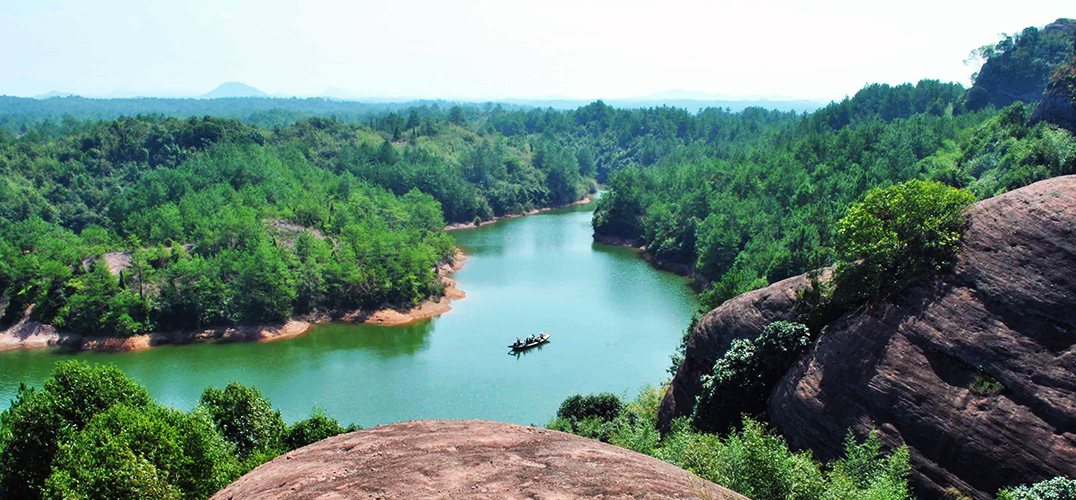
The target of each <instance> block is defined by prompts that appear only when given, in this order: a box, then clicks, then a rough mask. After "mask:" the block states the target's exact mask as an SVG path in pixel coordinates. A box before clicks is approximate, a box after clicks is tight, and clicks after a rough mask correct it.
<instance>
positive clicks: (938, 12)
mask: <svg viewBox="0 0 1076 500" xmlns="http://www.w3.org/2000/svg"><path fill="white" fill-rule="evenodd" d="M295 7H296V5H295V4H286V3H283V2H253V1H249V0H235V1H218V2H214V1H209V0H197V1H193V2H187V3H185V4H180V3H174V4H162V5H157V4H152V5H149V4H143V3H142V2H135V1H134V0H114V1H103V0H102V1H89V2H81V3H78V4H74V3H72V2H67V1H64V0H42V1H38V2H34V3H32V4H31V3H20V4H13V5H10V6H8V7H7V8H5V10H4V11H3V12H0V23H2V24H3V25H4V26H6V27H8V29H5V30H3V31H2V32H0V43H3V44H4V45H5V46H6V47H8V48H9V50H8V51H6V52H4V53H3V55H0V64H2V65H3V67H4V68H5V72H4V75H3V76H0V94H4V95H17V96H25V97H30V96H38V95H42V94H46V93H48V92H52V91H57V92H62V93H72V94H78V95H86V96H116V97H120V96H131V95H135V94H141V95H150V96H162V97H179V96H198V95H202V94H204V93H207V92H209V91H211V90H212V89H214V88H216V87H217V86H218V85H220V84H222V83H224V82H242V83H244V84H247V85H250V86H252V87H255V88H257V89H259V90H261V91H264V92H266V93H268V94H270V95H274V96H290V95H295V96H317V95H324V94H325V93H326V92H327V91H329V90H330V89H331V90H332V91H333V92H335V93H339V94H344V95H348V96H349V97H354V98H359V99H362V98H365V99H384V98H391V97H395V98H401V99H446V100H513V99H530V100H547V99H566V100H592V99H608V100H615V99H627V98H640V97H647V96H654V95H661V94H668V93H670V92H679V93H681V94H687V95H699V96H704V97H701V98H705V99H713V100H717V99H729V98H730V97H731V98H756V99H757V98H769V99H788V100H792V99H800V100H814V101H823V102H825V101H829V100H832V99H840V98H842V97H844V96H845V95H852V94H854V93H855V92H856V91H857V90H859V89H860V88H862V87H863V86H864V85H866V84H870V83H889V84H900V83H904V82H916V81H918V80H920V79H924V78H930V79H939V80H942V81H956V82H960V83H963V84H965V85H967V84H968V80H969V75H970V74H971V73H972V72H974V71H975V68H972V67H967V66H965V65H964V64H963V60H964V59H966V58H967V56H968V53H969V52H970V51H971V50H972V49H973V48H975V47H978V46H980V45H984V44H987V43H992V42H994V41H996V40H997V39H998V35H999V33H1002V32H1007V33H1014V32H1018V31H1019V30H1021V29H1023V28H1024V27H1026V26H1042V25H1045V24H1047V23H1050V22H1052V21H1054V20H1055V19H1057V18H1058V17H1065V16H1066V14H1070V15H1071V14H1072V13H1067V12H1065V11H1064V8H1065V7H1070V8H1071V6H1070V5H1069V4H1068V3H1062V2H1060V1H1038V2H1028V3H1025V4H1024V5H1021V6H1020V7H1019V8H1017V9H1014V8H1011V7H1008V6H1007V5H1006V4H1002V3H1000V2H986V3H983V2H980V3H977V4H976V6H975V7H976V8H975V9H969V8H967V7H962V6H959V5H951V4H949V3H944V2H931V3H927V2H924V1H916V2H911V3H906V4H903V5H901V6H900V7H899V8H894V9H892V10H886V11H878V10H876V11H871V10H867V9H864V8H863V5H862V4H861V3H853V2H849V1H833V2H825V3H823V2H817V3H815V4H813V5H804V4H803V3H799V2H777V1H771V2H756V3H753V4H752V5H742V4H739V3H722V2H716V3H715V2H690V1H675V2H667V3H665V4H662V5H661V7H660V8H659V7H657V6H656V5H655V4H651V3H642V2H616V3H612V2H590V3H585V4H584V3H582V2H574V3H569V2H564V1H562V0H559V1H555V2H547V3H545V4H543V6H542V8H541V9H531V8H528V7H525V6H518V5H513V4H509V3H506V2H485V1H474V2H455V3H450V2H433V3H431V2H391V3H390V2H383V3H374V2H363V1H360V2H354V3H347V2H337V1H333V0H315V1H312V2H307V3H306V4H304V5H303V6H302V8H301V9H296V8H295ZM705 94H710V95H709V96H705ZM680 98H683V97H680Z"/></svg>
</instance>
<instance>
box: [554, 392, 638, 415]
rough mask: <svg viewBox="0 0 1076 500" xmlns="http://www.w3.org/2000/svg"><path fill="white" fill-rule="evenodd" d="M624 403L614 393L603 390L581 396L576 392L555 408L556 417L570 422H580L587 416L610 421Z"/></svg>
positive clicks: (618, 413) (618, 412)
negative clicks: (598, 392)
mask: <svg viewBox="0 0 1076 500" xmlns="http://www.w3.org/2000/svg"><path fill="white" fill-rule="evenodd" d="M623 407H624V404H623V403H622V402H621V401H620V398H619V397H617V395H616V394H612V393H609V392H603V393H600V394H590V395H587V396H581V395H578V394H576V395H575V396H571V397H569V398H568V399H565V400H564V402H563V403H561V404H560V409H558V410H557V417H559V418H565V419H568V420H569V421H571V422H580V421H583V420H584V419H586V418H587V417H598V418H599V419H601V420H603V421H611V420H613V419H615V418H616V417H617V415H620V410H621V409H622V408H623Z"/></svg>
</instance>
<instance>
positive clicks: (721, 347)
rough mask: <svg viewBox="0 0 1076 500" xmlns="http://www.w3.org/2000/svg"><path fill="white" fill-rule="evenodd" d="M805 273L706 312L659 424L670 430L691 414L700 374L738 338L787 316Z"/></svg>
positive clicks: (690, 341)
mask: <svg viewBox="0 0 1076 500" xmlns="http://www.w3.org/2000/svg"><path fill="white" fill-rule="evenodd" d="M808 283H809V282H808V280H807V277H806V276H803V275H801V276H794V277H792V278H788V279H786V280H783V281H779V282H777V283H774V284H772V285H770V286H768V287H766V288H762V289H759V290H754V291H751V292H747V293H745V294H743V295H740V296H739V297H736V298H734V299H730V300H728V301H726V302H725V303H723V304H721V305H720V306H719V307H718V308H717V309H714V310H712V311H710V312H708V313H706V314H705V315H704V316H703V317H702V318H701V319H700V320H699V323H698V324H697V325H695V329H694V330H692V332H691V337H689V338H688V342H687V350H686V352H685V353H684V361H683V362H682V363H680V368H678V369H677V370H676V376H674V377H673V380H672V386H671V387H670V389H669V391H668V392H667V393H666V394H665V399H664V400H662V403H661V408H660V409H659V410H658V426H659V427H660V428H661V429H662V431H663V432H664V431H667V430H669V426H670V424H671V422H672V420H673V419H674V418H677V417H682V416H685V415H690V414H691V411H692V410H693V409H694V408H695V397H696V396H698V395H699V394H700V392H701V390H702V387H701V386H700V385H699V378H700V377H702V376H703V375H705V374H708V373H710V372H711V371H713V369H714V363H716V362H717V360H718V359H719V358H721V356H723V355H724V354H725V351H727V350H728V349H729V346H731V345H732V341H733V340H736V339H752V338H755V337H757V336H758V335H759V334H760V333H762V329H763V328H766V325H769V324H770V323H773V322H774V321H781V320H785V319H788V317H789V315H790V314H791V313H792V306H793V305H794V304H795V301H796V291H797V290H799V289H801V288H804V287H806V286H807V285H808Z"/></svg>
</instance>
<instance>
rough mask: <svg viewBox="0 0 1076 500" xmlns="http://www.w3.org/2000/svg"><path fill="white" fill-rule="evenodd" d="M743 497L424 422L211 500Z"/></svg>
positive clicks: (282, 462)
mask: <svg viewBox="0 0 1076 500" xmlns="http://www.w3.org/2000/svg"><path fill="white" fill-rule="evenodd" d="M240 498H242V499H262V498H264V499H269V498H293V499H305V498H311V499H312V498H318V499H325V498H333V499H344V498H381V499H390V498H408V499H421V498H478V499H481V498H498V499H501V498H508V499H515V498H518V499H523V498H549V499H561V498H607V499H615V498H624V499H628V498H650V499H663V498H708V499H725V500H746V499H745V498H744V497H743V496H740V495H738V494H736V493H733V492H731V491H729V490H727V489H725V488H722V487H721V486H718V485H716V484H713V483H711V482H709V481H706V480H703V479H701V478H699V477H697V476H695V475H693V474H691V473H689V472H687V471H684V470H683V469H680V468H678V467H676V466H673V465H670V464H668V463H665V462H662V461H660V460H658V459H656V458H652V457H648V456H646V455H642V454H639V453H635V452H633V451H629V450H626V449H623V448H618V447H616V446H612V445H608V444H604V443H601V442H599V441H594V440H592V439H586V438H582V437H579V436H574V435H571V434H565V433H563V432H557V431H551V430H546V429H538V428H534V427H524V426H521V425H515V424H504V423H497V422H486V421H481V420H470V421H452V420H420V421H413V422H401V423H398V424H392V425H387V426H384V427H376V428H373V429H366V430H362V431H357V432H352V433H349V434H343V435H340V436H336V437H333V438H329V439H326V440H324V441H321V442H318V443H314V444H312V445H310V446H307V447H305V448H300V449H298V450H295V451H292V452H290V453H287V454H285V455H282V456H280V457H277V458H276V459H274V460H273V461H271V462H269V463H266V464H263V465H262V466H261V467H258V468H257V469H254V470H253V471H252V472H250V473H249V474H247V475H245V476H243V477H241V478H239V480H237V481H236V482H235V483H233V484H232V485H230V486H228V487H227V488H225V489H224V490H221V491H220V492H218V493H217V494H216V495H214V496H213V499H214V500H226V499H227V500H230V499H236V500H238V499H240Z"/></svg>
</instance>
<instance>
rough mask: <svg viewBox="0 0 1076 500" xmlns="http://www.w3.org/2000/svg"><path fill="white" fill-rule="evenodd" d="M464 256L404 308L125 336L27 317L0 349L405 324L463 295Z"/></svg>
mask: <svg viewBox="0 0 1076 500" xmlns="http://www.w3.org/2000/svg"><path fill="white" fill-rule="evenodd" d="M466 260H467V256H466V255H465V254H464V253H463V251H462V250H460V249H458V248H457V249H456V254H455V256H454V257H453V262H452V264H447V263H446V264H441V265H440V266H438V268H437V272H438V275H439V276H440V279H441V282H442V283H443V284H444V285H445V293H444V295H443V296H441V297H440V298H439V299H437V300H432V299H431V300H427V301H425V302H423V303H421V304H419V305H417V306H415V307H413V308H411V309H410V310H407V311H400V310H396V309H391V308H387V309H381V310H377V311H365V310H362V309H356V310H352V311H343V312H314V313H309V314H304V315H300V316H296V317H293V318H291V319H289V320H287V321H285V322H282V323H273V324H268V325H253V326H230V327H214V328H205V329H201V330H177V331H171V332H153V333H146V334H142V335H132V336H130V337H87V336H83V335H78V334H75V333H68V332H63V331H60V330H58V329H56V327H54V326H52V325H46V324H43V323H41V322H38V321H34V320H31V319H29V317H28V316H27V317H24V318H23V319H22V320H20V321H19V322H18V323H16V324H14V325H12V326H11V327H9V328H7V329H5V330H3V331H0V352H5V351H15V350H28V349H45V348H49V347H68V348H73V349H78V350H84V351H112V352H121V351H139V350H143V349H149V348H151V347H156V346H161V345H183V344H191V343H194V342H212V341H220V342H269V341H273V340H282V339H288V338H292V337H297V336H299V335H302V334H304V333H306V332H308V331H310V330H311V328H313V327H314V326H316V325H318V324H321V323H332V322H344V323H354V324H372V325H385V326H393V325H406V324H408V323H414V322H416V321H421V320H424V319H429V318H433V317H436V316H440V315H441V314H444V313H446V312H448V311H451V310H452V306H451V305H449V304H450V303H451V302H452V301H453V300H459V299H462V298H464V297H465V296H466V295H467V294H466V292H464V291H463V290H460V289H459V288H456V281H455V280H454V279H452V278H451V277H450V276H451V275H452V273H454V272H456V271H458V270H460V269H462V268H463V262H464V261H466Z"/></svg>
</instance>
